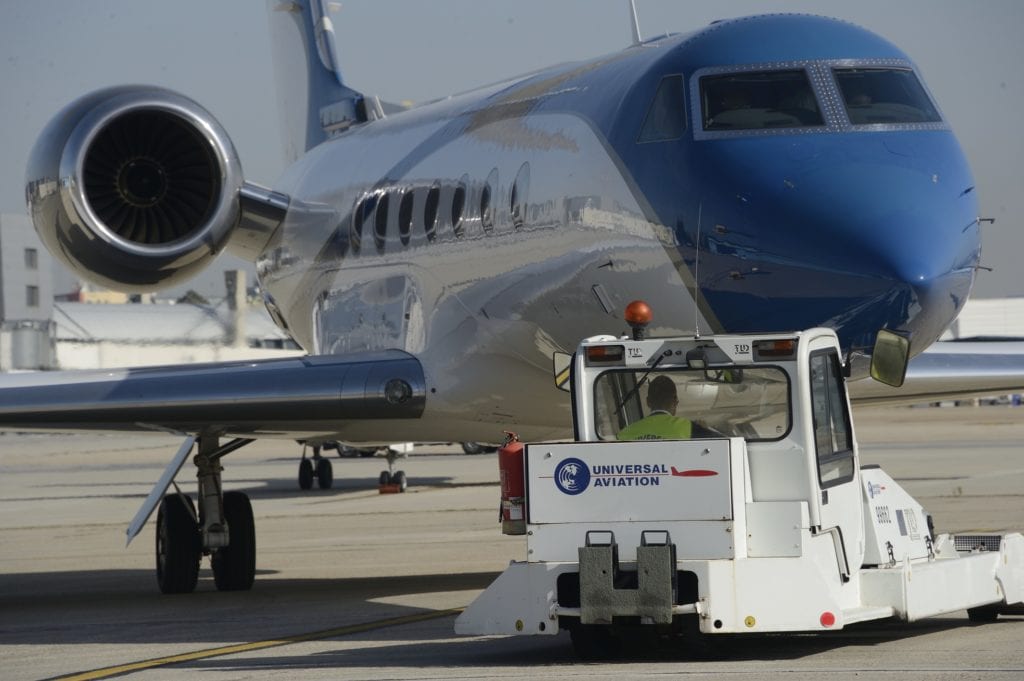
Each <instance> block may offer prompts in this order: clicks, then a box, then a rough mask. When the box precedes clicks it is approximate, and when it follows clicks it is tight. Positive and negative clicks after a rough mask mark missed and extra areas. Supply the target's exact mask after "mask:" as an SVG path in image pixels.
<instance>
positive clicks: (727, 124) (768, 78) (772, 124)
mask: <svg viewBox="0 0 1024 681" xmlns="http://www.w3.org/2000/svg"><path fill="white" fill-rule="evenodd" d="M700 92H701V108H702V112H703V119H704V129H705V130H758V129H762V128H802V127H808V126H823V125H825V121H824V119H823V118H822V115H821V110H820V109H819V108H818V101H817V99H816V98H815V96H814V91H813V90H812V89H811V83H810V81H809V80H808V78H807V72H806V71H804V70H803V69H798V70H792V71H760V72H756V71H755V72H745V73H730V74H726V75H720V76H704V77H703V78H701V79H700Z"/></svg>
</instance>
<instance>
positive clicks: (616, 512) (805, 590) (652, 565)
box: [455, 325, 1024, 657]
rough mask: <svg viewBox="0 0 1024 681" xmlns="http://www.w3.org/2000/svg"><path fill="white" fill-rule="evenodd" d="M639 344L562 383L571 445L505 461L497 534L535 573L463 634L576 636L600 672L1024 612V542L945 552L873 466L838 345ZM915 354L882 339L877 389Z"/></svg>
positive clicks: (591, 350)
mask: <svg viewBox="0 0 1024 681" xmlns="http://www.w3.org/2000/svg"><path fill="white" fill-rule="evenodd" d="M633 336H634V338H615V337H612V336H602V337H597V338H592V339H588V340H586V341H584V342H583V343H582V344H581V345H580V346H579V348H578V350H577V352H576V354H575V355H574V356H573V357H572V359H571V362H567V364H566V366H565V368H564V370H563V371H562V372H560V373H561V377H560V378H559V377H558V376H557V370H556V382H557V381H559V380H561V381H563V382H567V383H569V384H570V387H571V392H572V403H573V418H574V428H575V434H576V438H575V440H576V441H575V442H570V443H559V444H543V443H540V444H526V445H525V446H524V447H521V448H519V447H515V448H508V447H506V449H504V450H502V452H501V454H500V457H501V458H500V461H501V462H502V489H503V492H504V498H503V500H502V506H503V523H502V527H503V531H504V532H506V533H514V534H523V535H525V539H526V559H525V560H524V561H514V562H512V563H511V564H510V565H509V566H508V568H507V569H506V570H505V571H504V572H503V573H502V574H501V575H500V576H499V577H498V579H497V580H496V581H495V582H494V583H492V584H491V585H490V586H489V587H488V588H487V589H486V590H484V591H483V592H482V593H481V594H480V596H479V597H478V598H477V599H476V600H475V601H474V602H473V603H472V604H471V605H470V606H469V607H468V608H467V609H466V610H465V611H464V612H463V613H462V614H461V615H460V616H459V617H458V619H457V620H456V622H455V630H456V632H458V633H462V634H510V635H554V634H557V633H558V632H559V631H560V630H563V629H568V630H569V631H570V633H571V636H572V640H573V644H574V647H575V648H576V651H577V653H579V654H580V655H582V656H586V657H593V656H598V655H602V654H607V653H608V652H609V651H611V650H613V649H614V647H615V644H616V642H617V641H618V640H619V638H620V636H625V635H629V636H633V635H636V634H637V632H641V635H643V634H644V632H649V633H650V634H651V635H652V636H653V635H656V636H671V635H681V636H682V638H683V645H686V643H685V640H686V638H687V635H690V636H692V637H693V638H694V639H696V640H702V641H709V640H713V639H712V638H711V637H713V636H714V635H717V634H743V633H765V632H797V631H800V632H807V631H810V632H815V631H832V630H839V629H842V628H843V627H845V626H847V625H850V624H853V623H855V622H862V621H866V620H878V619H884V618H899V619H901V620H904V621H908V622H910V621H914V620H918V619H921V618H924V617H929V616H932V615H939V614H942V613H949V612H954V611H959V610H963V609H967V612H968V614H969V616H970V618H971V619H972V620H981V621H985V620H994V619H995V618H996V617H997V616H998V615H999V614H1001V613H1017V614H1019V613H1020V612H1021V605H1020V604H1021V602H1022V600H1024V537H1022V536H1021V534H1019V533H1012V534H1002V535H1000V534H971V535H950V534H936V533H935V531H934V529H933V527H932V522H931V518H930V516H929V515H928V514H927V512H926V511H925V509H924V508H922V507H921V505H920V504H919V503H918V502H917V501H915V500H914V499H913V498H912V497H911V496H910V495H909V494H908V493H907V492H906V491H905V490H904V489H903V488H901V487H900V485H899V484H898V483H897V482H895V481H894V480H893V479H892V478H891V477H889V475H887V474H886V473H885V471H883V470H882V469H881V468H879V467H878V466H870V465H868V466H861V465H860V461H859V455H858V450H857V441H856V438H855V436H854V429H853V423H852V419H851V415H850V407H849V401H848V399H847V395H846V384H845V378H844V363H843V361H842V354H841V351H840V346H839V343H838V339H837V337H836V335H835V333H834V332H833V331H831V330H829V329H823V328H815V329H810V330H806V331H802V332H798V333H783V334H775V333H773V334H760V335H716V336H693V337H674V338H651V339H644V338H643V332H642V325H638V326H635V327H634V334H633ZM906 348H907V344H906V343H905V341H904V340H903V339H902V338H901V337H900V336H899V335H898V334H893V333H889V332H882V333H880V335H879V342H878V344H876V347H875V351H874V355H873V366H872V375H873V376H875V377H876V378H879V379H881V380H886V381H887V382H890V383H894V384H898V383H899V382H902V377H903V375H904V373H905V371H906V360H907V353H906ZM569 377H571V379H570V378H569ZM666 381H667V383H666ZM673 388H674V390H673ZM656 393H657V394H656ZM672 393H674V395H673V394H672ZM666 395H667V396H666ZM673 402H674V404H673ZM652 412H653V413H652ZM645 422H646V423H647V425H648V426H649V427H648V428H647V429H646V431H645ZM673 428H678V429H679V430H677V431H675V432H676V433H681V434H677V435H674V436H673V430H672V429H673ZM624 436H628V437H630V438H636V439H630V440H625V439H622V438H623V437H624ZM673 438H674V439H673Z"/></svg>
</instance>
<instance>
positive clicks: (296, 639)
mask: <svg viewBox="0 0 1024 681" xmlns="http://www.w3.org/2000/svg"><path fill="white" fill-rule="evenodd" d="M464 609H465V608H449V609H448V610H436V611H433V612H424V613H419V614H416V615H402V616H401V617H390V618H388V619H383V620H375V621H373V622H364V623H363V624H350V625H348V626H346V627H335V628H334V629H323V630H321V631H313V632H310V633H308V634H296V635H295V636H285V637H283V638H275V639H268V640H266V641H255V642H253V643H236V644H235V645H230V646H221V647H219V648H207V649H206V650H195V651H193V652H190V653H179V654H177V655H168V656H167V657H157V658H153V659H151V660H142V661H140V662H129V663H127V664H119V665H116V666H113V667H102V668H100V669H94V670H92V671H87V672H78V673H75V674H68V675H66V676H57V677H54V681H88V680H90V679H109V678H111V677H114V676H120V675H122V674H128V673H131V672H137V671H142V670H144V669H154V668H156V667H166V666H167V665H171V664H177V663H179V662H192V661H195V660H205V659H208V658H211V657H221V656H223V655H233V654H235V653H245V652H250V651H253V650H264V649H266V648H277V647H280V646H287V645H292V644H294V643H305V642H306V641H318V640H321V639H325V638H334V637H336V636H350V635H351V634H361V633H363V632H364V631H373V630H374V629H384V628H386V627H397V626H401V625H403V624H413V623H415V622H425V621H427V620H433V619H440V618H442V617H449V616H451V615H457V614H459V613H460V612H462V611H463V610H464Z"/></svg>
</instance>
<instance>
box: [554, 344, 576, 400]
mask: <svg viewBox="0 0 1024 681" xmlns="http://www.w3.org/2000/svg"><path fill="white" fill-rule="evenodd" d="M551 372H552V374H553V375H554V377H555V387H556V388H558V389H559V390H564V391H565V392H572V386H570V385H569V377H570V376H571V375H572V355H570V354H569V353H567V352H560V351H559V352H555V353H552V355H551Z"/></svg>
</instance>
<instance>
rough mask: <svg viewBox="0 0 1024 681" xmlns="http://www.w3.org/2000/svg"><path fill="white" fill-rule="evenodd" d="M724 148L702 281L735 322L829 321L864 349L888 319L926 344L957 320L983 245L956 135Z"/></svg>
mask: <svg viewBox="0 0 1024 681" xmlns="http://www.w3.org/2000/svg"><path fill="white" fill-rule="evenodd" d="M721 146H722V149H720V150H719V153H720V154H721V156H720V158H725V159H726V161H725V162H723V163H722V164H721V165H719V167H718V168H717V169H716V170H717V171H718V172H717V173H715V174H714V175H715V177H714V180H713V184H718V185H721V184H722V183H723V181H724V177H723V175H728V177H729V178H730V181H728V182H727V183H726V184H725V186H727V187H729V190H726V191H718V192H717V193H714V194H713V195H714V196H715V197H716V198H715V200H714V201H712V202H710V205H709V206H708V209H707V210H706V211H705V214H706V215H707V216H708V217H709V218H710V219H709V220H708V223H706V225H705V226H704V227H703V228H702V239H701V242H702V247H701V248H702V252H701V266H700V283H701V290H702V292H703V294H704V296H705V298H706V299H707V301H708V303H709V306H710V307H711V309H712V310H713V311H714V313H715V314H716V315H717V318H718V320H719V322H720V324H721V325H722V326H723V327H724V328H725V329H726V330H729V331H762V330H765V329H778V330H783V329H801V328H808V327H811V326H819V325H820V326H829V327H831V328H834V329H835V330H836V331H837V333H838V334H839V336H840V341H841V342H842V343H843V346H844V347H845V348H853V349H863V348H867V347H870V345H871V344H872V343H873V342H874V337H875V334H876V333H877V331H878V329H880V328H891V329H901V330H906V331H910V332H911V333H912V348H913V351H914V352H915V353H916V352H920V351H921V350H923V349H924V348H925V347H927V345H930V344H931V343H932V342H933V341H934V340H935V339H936V338H938V336H939V335H940V334H941V333H942V332H943V330H944V329H945V328H946V327H947V326H948V325H949V323H950V322H952V321H953V319H954V318H955V317H956V314H957V313H958V312H959V310H960V308H961V307H962V306H963V303H964V301H965V300H966V298H967V294H968V293H969V291H970V288H971V285H972V283H973V279H974V273H975V268H976V266H977V262H978V256H979V251H980V242H979V233H978V228H977V224H976V217H977V202H976V199H975V192H974V190H973V181H972V179H971V176H970V171H969V169H968V167H967V164H966V161H965V160H964V158H963V154H962V153H961V152H960V149H959V145H958V144H957V143H956V140H955V138H954V137H953V136H952V134H951V133H948V132H944V131H929V132H905V133H900V132H885V133H882V132H879V133H845V134H836V135H820V136H817V139H814V140H797V141H794V139H793V138H789V139H785V138H775V139H765V140H749V141H747V140H743V141H737V142H729V143H727V144H723V145H721ZM752 154H753V155H754V156H753V157H756V158H759V159H760V162H758V163H751V161H750V159H751V158H752ZM730 158H731V161H732V163H730V162H729V159H730ZM710 184H712V182H709V185H710ZM705 192H706V193H705V195H706V196H707V195H712V192H711V191H710V190H705Z"/></svg>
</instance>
